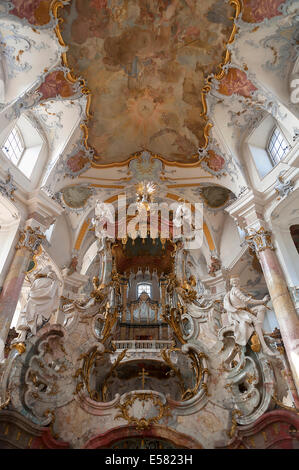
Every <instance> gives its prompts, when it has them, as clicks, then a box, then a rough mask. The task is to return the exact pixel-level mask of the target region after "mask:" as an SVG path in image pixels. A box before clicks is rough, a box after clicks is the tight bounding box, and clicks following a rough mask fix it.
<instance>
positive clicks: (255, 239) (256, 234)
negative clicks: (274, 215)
mask: <svg viewBox="0 0 299 470" xmlns="http://www.w3.org/2000/svg"><path fill="white" fill-rule="evenodd" d="M245 240H246V241H247V243H248V245H249V246H250V247H251V248H252V249H254V250H255V252H256V253H259V252H260V251H264V250H266V249H267V248H269V249H270V250H275V248H274V246H273V243H272V233H271V232H270V231H269V230H265V229H264V227H261V228H260V229H259V230H256V231H250V233H248V235H247V236H246V237H245Z"/></svg>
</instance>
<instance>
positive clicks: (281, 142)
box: [267, 126, 289, 165]
mask: <svg viewBox="0 0 299 470" xmlns="http://www.w3.org/2000/svg"><path fill="white" fill-rule="evenodd" d="M288 151H289V145H288V143H287V141H286V139H285V137H284V135H283V133H282V132H281V130H280V129H279V127H277V126H275V127H274V129H273V131H272V134H271V136H270V139H269V141H268V145H267V152H268V155H269V156H270V158H271V160H272V163H273V165H277V163H279V162H280V160H282V159H283V158H284V157H285V156H286V154H287V153H288Z"/></svg>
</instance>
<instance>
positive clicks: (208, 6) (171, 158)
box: [51, 0, 241, 168]
mask: <svg viewBox="0 0 299 470" xmlns="http://www.w3.org/2000/svg"><path fill="white" fill-rule="evenodd" d="M114 3H115V2H113V1H112V2H107V1H105V0H104V1H102V2H96V1H94V0H84V1H83V0H72V3H71V5H68V4H66V3H65V2H63V1H62V0H57V1H54V2H53V3H52V6H51V8H52V13H53V16H54V18H56V19H58V23H57V25H56V27H55V32H56V35H57V37H58V40H59V43H60V45H62V46H66V45H68V52H63V53H62V62H63V65H64V66H66V67H68V69H69V72H68V74H67V79H68V80H69V81H70V82H71V83H75V82H79V84H80V86H81V91H82V93H83V94H86V96H87V104H86V110H85V115H86V118H85V122H84V124H83V126H82V129H83V131H84V134H85V135H84V144H85V146H86V148H87V149H90V148H92V149H94V151H95V157H94V161H93V163H92V166H94V167H96V168H105V167H111V166H122V165H125V164H128V163H129V161H130V160H132V159H133V158H136V155H137V154H138V152H140V151H142V150H145V149H147V150H148V151H149V152H150V153H151V154H152V155H155V156H157V158H159V159H160V160H161V161H162V162H164V163H167V164H168V165H176V166H181V167H188V166H191V167H192V166H199V165H200V164H201V161H202V160H201V159H200V157H199V149H205V148H207V146H208V143H209V132H210V129H211V127H212V126H213V124H212V123H211V122H210V121H209V118H208V109H207V103H206V95H207V94H208V93H209V91H210V89H211V81H212V79H213V78H216V79H217V80H219V81H220V80H222V78H223V77H224V74H225V73H224V66H225V65H226V64H227V63H228V62H229V60H230V53H229V51H228V48H227V46H228V44H231V43H232V42H233V41H234V38H235V34H236V29H237V28H236V24H235V20H236V19H237V18H238V16H239V14H240V12H241V6H240V0H230V1H229V2H228V3H227V4H226V3H224V2H223V5H222V4H221V5H219V2H218V1H216V0H209V1H207V2H204V4H203V3H202V2H195V1H193V2H178V3H176V4H172V3H170V4H168V3H167V2H161V1H160V0H153V4H148V3H145V2H139V1H138V0H132V2H129V3H128V2H121V3H120V5H119V2H118V3H117V5H115V4H114ZM65 19H67V21H65V25H64V27H63V29H62V28H61V25H62V23H63V22H64V20H65ZM223 44H226V46H225V47H224V49H223ZM73 70H74V71H75V73H76V75H75V74H74V73H73ZM78 76H80V78H77V77H78ZM178 97H179V99H178ZM91 117H92V119H90V118H91ZM87 121H89V122H88V126H87ZM136 151H137V153H136ZM162 155H163V157H162ZM128 156H129V158H128Z"/></svg>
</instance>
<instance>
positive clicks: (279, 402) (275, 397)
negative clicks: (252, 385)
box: [272, 393, 299, 415]
mask: <svg viewBox="0 0 299 470" xmlns="http://www.w3.org/2000/svg"><path fill="white" fill-rule="evenodd" d="M272 400H273V401H274V402H275V403H276V405H277V406H279V407H280V408H283V409H284V410H288V411H293V413H296V414H297V415H299V410H298V408H295V407H292V406H287V405H285V404H284V403H282V402H281V401H279V400H278V398H277V395H276V393H273V395H272Z"/></svg>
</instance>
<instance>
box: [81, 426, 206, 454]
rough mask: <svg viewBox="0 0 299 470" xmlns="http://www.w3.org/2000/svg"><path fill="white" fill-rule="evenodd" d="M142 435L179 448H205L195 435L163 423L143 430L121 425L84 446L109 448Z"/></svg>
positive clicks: (92, 439) (99, 435)
mask: <svg viewBox="0 0 299 470" xmlns="http://www.w3.org/2000/svg"><path fill="white" fill-rule="evenodd" d="M140 437H149V438H156V439H162V440H166V441H170V442H171V443H172V444H173V445H174V446H175V447H177V448H178V449H182V448H183V449H184V448H185V449H203V446H202V444H201V443H200V442H199V441H197V440H196V439H194V438H193V437H190V436H187V435H186V434H183V433H181V432H178V431H175V430H174V429H171V428H169V427H166V426H161V425H156V426H152V427H150V428H149V429H143V430H138V429H136V427H135V426H133V425H127V426H120V427H117V428H114V429H110V430H109V431H106V432H105V433H103V434H98V435H96V436H94V437H92V438H91V439H89V440H88V441H87V442H86V444H85V445H84V446H83V448H84V449H109V448H110V447H111V446H112V445H113V444H114V443H116V442H117V441H120V440H122V439H124V438H140Z"/></svg>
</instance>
